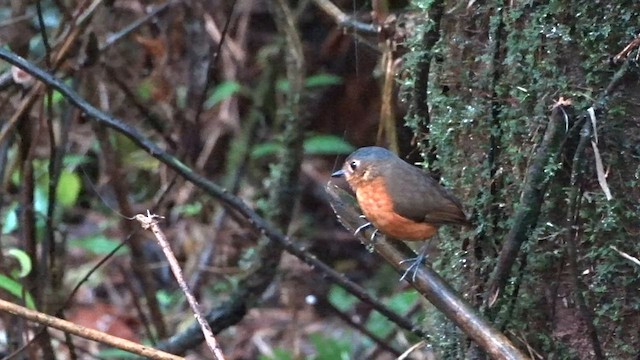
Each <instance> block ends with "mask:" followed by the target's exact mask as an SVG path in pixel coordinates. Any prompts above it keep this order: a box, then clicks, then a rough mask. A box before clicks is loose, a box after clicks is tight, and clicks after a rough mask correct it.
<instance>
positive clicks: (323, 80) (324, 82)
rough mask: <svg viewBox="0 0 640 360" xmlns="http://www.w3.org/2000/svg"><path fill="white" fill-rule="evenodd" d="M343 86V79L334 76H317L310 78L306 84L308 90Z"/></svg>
mask: <svg viewBox="0 0 640 360" xmlns="http://www.w3.org/2000/svg"><path fill="white" fill-rule="evenodd" d="M340 84H342V78H341V77H340V76H337V75H333V74H317V75H313V76H309V77H308V78H307V80H305V82H304V86H305V87H306V88H314V87H322V86H333V85H340Z"/></svg>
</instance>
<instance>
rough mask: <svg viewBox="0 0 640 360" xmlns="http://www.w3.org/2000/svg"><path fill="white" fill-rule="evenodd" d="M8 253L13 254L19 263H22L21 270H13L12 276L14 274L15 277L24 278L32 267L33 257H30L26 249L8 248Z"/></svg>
mask: <svg viewBox="0 0 640 360" xmlns="http://www.w3.org/2000/svg"><path fill="white" fill-rule="evenodd" d="M7 255H8V256H13V257H14V258H15V259H16V260H18V263H19V264H20V270H19V271H16V270H12V271H11V276H13V277H14V278H23V277H25V276H27V275H29V273H30V272H31V269H32V264H31V258H30V257H29V254H27V253H26V252H25V251H24V250H21V249H16V248H11V249H9V250H7Z"/></svg>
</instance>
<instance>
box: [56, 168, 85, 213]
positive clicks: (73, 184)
mask: <svg viewBox="0 0 640 360" xmlns="http://www.w3.org/2000/svg"><path fill="white" fill-rule="evenodd" d="M81 189H82V181H81V180H80V177H79V176H78V175H77V174H76V173H74V172H71V171H66V170H64V171H62V173H61V174H60V179H59V181H58V188H57V189H56V197H57V198H58V201H59V202H60V204H62V205H63V206H69V207H70V206H73V205H75V204H76V201H78V195H79V194H80V190H81Z"/></svg>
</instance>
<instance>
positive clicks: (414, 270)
mask: <svg viewBox="0 0 640 360" xmlns="http://www.w3.org/2000/svg"><path fill="white" fill-rule="evenodd" d="M428 245H429V244H428V243H427V244H425V245H424V246H422V248H421V249H420V253H419V254H418V256H416V257H412V258H408V259H404V260H402V261H400V264H404V263H407V262H411V265H409V267H408V268H407V269H406V270H405V271H404V274H402V276H401V277H400V281H402V280H404V279H406V278H407V275H409V274H411V281H412V282H415V281H416V275H417V274H418V269H419V268H420V265H422V263H423V262H424V260H425V259H426V258H427V248H428Z"/></svg>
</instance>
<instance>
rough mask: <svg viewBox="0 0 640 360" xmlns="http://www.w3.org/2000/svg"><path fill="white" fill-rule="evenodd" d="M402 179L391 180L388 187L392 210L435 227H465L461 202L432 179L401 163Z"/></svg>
mask: <svg viewBox="0 0 640 360" xmlns="http://www.w3.org/2000/svg"><path fill="white" fill-rule="evenodd" d="M403 164H404V165H406V166H404V169H402V174H403V176H394V175H397V174H385V175H386V176H388V177H390V178H393V181H389V182H388V184H387V188H388V190H389V193H390V194H391V196H392V198H393V209H394V211H395V212H396V213H397V214H398V215H401V216H403V217H405V218H407V219H411V220H413V221H417V222H428V223H431V224H434V225H443V224H467V223H468V220H467V218H466V215H465V214H464V211H463V210H462V205H461V204H460V201H459V200H458V199H456V198H455V196H453V195H452V194H451V193H449V192H448V191H447V190H446V189H445V188H444V187H442V185H440V184H439V183H438V182H437V181H436V180H434V179H433V178H432V177H431V176H429V175H427V174H426V173H424V172H422V171H421V170H420V169H418V168H417V167H415V166H413V165H411V164H408V163H404V162H403Z"/></svg>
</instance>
